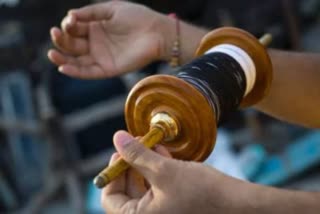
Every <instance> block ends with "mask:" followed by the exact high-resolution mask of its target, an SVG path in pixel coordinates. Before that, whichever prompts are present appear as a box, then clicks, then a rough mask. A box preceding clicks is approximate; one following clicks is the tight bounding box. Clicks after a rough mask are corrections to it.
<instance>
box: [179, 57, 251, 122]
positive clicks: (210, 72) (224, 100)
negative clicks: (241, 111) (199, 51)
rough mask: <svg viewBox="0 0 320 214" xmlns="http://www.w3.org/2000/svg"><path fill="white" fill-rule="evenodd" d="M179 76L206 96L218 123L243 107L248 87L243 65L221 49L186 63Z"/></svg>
mask: <svg viewBox="0 0 320 214" xmlns="http://www.w3.org/2000/svg"><path fill="white" fill-rule="evenodd" d="M177 77H178V78H180V79H183V80H184V81H186V82H188V83H190V84H191V85H193V86H194V87H195V88H197V89H198V90H199V91H200V92H201V93H202V94H203V95H204V96H205V97H206V99H207V100H208V102H209V104H210V106H211V107H212V109H213V110H214V112H215V114H216V118H217V123H219V122H221V121H222V120H224V119H225V118H226V117H227V116H228V114H229V113H231V112H232V111H234V110H236V109H237V108H238V107H239V105H240V103H241V100H242V98H243V96H244V94H245V90H246V76H245V73H244V71H243V69H242V67H241V66H240V64H239V63H238V62H237V61H236V60H235V59H234V58H232V57H231V56H229V55H227V54H225V53H220V52H214V53H208V54H206V55H204V56H202V57H199V58H198V59H195V60H194V61H193V62H191V63H189V64H186V65H184V66H182V67H181V69H180V72H179V73H178V75H177Z"/></svg>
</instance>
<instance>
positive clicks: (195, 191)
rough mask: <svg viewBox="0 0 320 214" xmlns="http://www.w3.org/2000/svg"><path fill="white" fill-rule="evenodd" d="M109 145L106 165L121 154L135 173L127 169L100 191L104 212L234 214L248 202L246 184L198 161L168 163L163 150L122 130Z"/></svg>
mask: <svg viewBox="0 0 320 214" xmlns="http://www.w3.org/2000/svg"><path fill="white" fill-rule="evenodd" d="M114 143H115V146H116V149H117V151H118V153H119V154H116V155H114V156H113V157H112V159H111V162H114V161H115V160H116V159H117V158H118V157H119V156H122V157H123V158H124V159H125V160H126V161H127V162H128V163H129V164H130V165H131V166H132V167H133V168H134V169H135V170H137V171H135V170H133V169H130V170H129V171H128V172H127V174H126V175H123V176H121V177H120V178H118V179H117V180H115V181H113V182H112V183H110V184H109V185H108V186H107V187H106V188H105V189H104V190H103V192H102V205H103V207H104V209H105V210H106V212H107V213H108V214H109V213H116V214H118V213H119V214H120V213H121V214H127V213H130V214H162V213H175V214H180V213H181V214H187V213H201V214H205V213H223V214H225V213H233V212H234V213H239V212H240V211H243V210H244V209H242V208H243V207H246V206H247V205H248V206H249V204H250V202H251V201H252V200H251V199H252V198H251V189H252V188H250V184H249V183H245V182H242V181H238V180H236V179H233V178H230V177H228V176H225V175H223V174H222V173H220V172H218V171H216V170H215V169H213V168H210V167H207V166H204V165H202V164H200V163H195V162H185V161H179V160H174V159H170V155H169V154H168V152H167V151H166V150H165V148H164V147H160V148H158V149H156V152H157V153H158V154H157V153H155V152H153V151H151V150H149V149H146V148H145V147H144V146H143V145H142V144H140V143H138V142H137V140H135V139H134V138H133V137H132V136H130V135H129V134H128V133H126V132H123V131H122V132H118V133H117V134H116V135H115V137H114ZM159 154H160V155H159ZM161 155H162V156H161ZM137 172H139V173H141V175H143V177H144V178H145V179H146V180H144V178H143V177H142V176H141V175H139V174H137ZM240 213H244V212H240Z"/></svg>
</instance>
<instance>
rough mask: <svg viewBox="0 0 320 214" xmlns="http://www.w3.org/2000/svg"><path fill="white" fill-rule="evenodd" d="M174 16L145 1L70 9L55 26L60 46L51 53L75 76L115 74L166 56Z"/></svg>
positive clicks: (62, 68) (53, 31)
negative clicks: (58, 24) (144, 3)
mask: <svg viewBox="0 0 320 214" xmlns="http://www.w3.org/2000/svg"><path fill="white" fill-rule="evenodd" d="M171 22H172V20H170V18H168V17H166V16H164V15H162V14H160V13H157V12H155V11H152V10H151V9H149V8H147V7H144V6H142V5H138V4H133V3H129V2H124V1H110V2H105V3H99V4H93V5H89V6H86V7H83V8H80V9H75V10H71V11H69V13H68V15H67V16H66V17H65V18H64V20H63V21H62V23H61V29H59V28H57V27H53V28H52V29H51V38H52V41H53V43H54V45H55V46H56V48H57V49H58V50H49V52H48V57H49V59H50V60H51V61H52V62H53V63H54V64H56V65H57V66H59V71H60V72H62V73H64V74H66V75H69V76H72V77H77V78H82V79H99V78H106V77H113V76H116V75H120V74H123V73H125V72H129V71H134V70H136V69H139V68H141V67H143V66H145V65H147V64H148V63H150V62H152V61H154V60H161V59H166V58H168V56H167V55H168V54H167V52H168V51H167V49H168V48H167V46H168V44H166V43H167V40H168V37H169V36H170V34H172V37H173V36H174V34H175V32H172V33H171V32H170V29H171V28H172V31H174V28H173V27H172V26H174V24H173V23H171ZM169 25H170V26H169ZM171 25H172V26H171ZM170 27H171V28H170ZM164 37H166V38H164ZM169 40H170V39H169ZM170 43H171V42H170ZM170 45H171V44H170Z"/></svg>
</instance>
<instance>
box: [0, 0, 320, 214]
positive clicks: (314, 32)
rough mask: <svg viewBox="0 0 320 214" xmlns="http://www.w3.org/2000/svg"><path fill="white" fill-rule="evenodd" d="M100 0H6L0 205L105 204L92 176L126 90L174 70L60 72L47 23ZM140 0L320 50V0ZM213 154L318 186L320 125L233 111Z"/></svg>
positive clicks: (259, 175)
mask: <svg viewBox="0 0 320 214" xmlns="http://www.w3.org/2000/svg"><path fill="white" fill-rule="evenodd" d="M94 2H97V1H89V0H69V1H62V0H55V1H44V0H0V213H32V214H33V213H41V214H42V213H44V214H48V213H67V212H68V213H70V214H73V213H75V214H79V213H88V214H99V213H103V212H102V210H101V207H100V198H99V194H100V193H99V191H98V190H96V189H95V188H94V187H93V185H92V178H93V177H94V176H95V175H96V173H97V172H98V171H99V170H100V169H102V168H103V167H104V166H106V165H107V163H108V159H109V156H110V154H111V153H112V152H113V146H112V136H113V133H114V132H115V131H116V130H119V129H125V123H124V118H123V106H124V102H125V99H126V96H127V94H128V92H129V90H130V88H131V87H132V86H133V85H134V84H135V83H136V82H137V81H138V80H139V79H141V78H143V77H145V76H147V75H152V74H155V73H172V71H171V70H170V68H169V67H168V66H167V65H166V64H163V63H161V62H158V63H153V64H152V65H149V66H147V67H146V68H144V69H142V70H141V71H137V72H135V73H132V74H128V75H126V76H123V77H118V78H113V79H106V80H98V81H83V80H76V79H71V78H68V77H66V76H63V75H61V74H59V73H58V72H57V71H56V67H55V66H53V65H52V64H51V63H49V61H48V60H47V58H46V52H47V50H48V48H49V47H51V46H52V44H51V42H50V39H49V28H50V27H51V26H54V25H58V26H59V24H60V21H61V20H62V18H63V17H64V16H65V14H66V12H67V11H68V10H69V9H71V8H76V7H81V6H84V5H87V4H90V3H94ZM135 2H138V3H142V4H145V5H148V6H149V7H151V8H153V9H155V10H158V11H161V12H163V13H171V12H175V13H177V14H178V16H179V17H180V18H181V19H183V20H186V21H188V22H190V23H194V24H196V25H199V26H203V27H207V28H208V29H212V28H216V27H220V26H236V27H240V28H243V29H245V30H248V31H249V32H251V33H253V34H254V35H255V36H257V37H259V36H261V35H262V34H263V33H265V32H269V33H271V34H272V35H273V36H274V41H273V43H272V47H274V48H281V49H287V50H296V51H310V52H319V51H320V42H319V41H318V38H319V36H320V0H269V1H254V0H241V1H231V0H223V1H219V0H210V1H209V0H184V1H178V0H153V1H147V0H141V1H135ZM289 105H294V103H292V104H289ZM288 107H289V106H288ZM207 163H208V164H211V165H213V166H214V167H216V168H218V169H220V170H222V171H223V172H225V173H227V174H229V175H232V176H235V177H237V178H240V179H245V180H250V181H253V182H256V183H261V184H265V185H272V186H280V187H285V188H292V189H302V190H320V173H319V170H318V168H319V166H320V131H319V130H310V129H304V128H302V127H298V126H293V125H289V124H286V123H283V122H280V121H277V120H275V119H272V118H270V117H268V116H266V115H263V114H261V113H258V112H256V111H254V110H252V109H249V110H245V111H241V112H237V113H234V114H233V115H232V116H231V117H229V119H228V120H227V121H225V122H224V123H223V124H221V128H220V131H219V136H218V140H217V146H216V149H215V151H214V152H213V154H212V155H211V156H210V157H209V158H208V160H207Z"/></svg>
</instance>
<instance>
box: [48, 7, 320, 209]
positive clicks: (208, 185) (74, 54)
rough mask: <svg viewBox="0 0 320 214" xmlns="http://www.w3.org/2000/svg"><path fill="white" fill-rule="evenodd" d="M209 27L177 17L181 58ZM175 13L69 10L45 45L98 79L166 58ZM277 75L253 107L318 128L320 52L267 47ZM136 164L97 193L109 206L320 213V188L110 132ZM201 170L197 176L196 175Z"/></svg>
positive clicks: (70, 67)
mask: <svg viewBox="0 0 320 214" xmlns="http://www.w3.org/2000/svg"><path fill="white" fill-rule="evenodd" d="M207 32H208V31H207V30H204V29H201V28H198V27H195V26H192V25H189V24H187V23H183V22H182V23H181V59H182V62H183V63H186V62H188V61H190V60H192V58H193V54H194V52H195V50H196V48H197V47H198V44H199V41H200V40H201V38H202V37H203V36H204V35H205V34H206V33H207ZM175 34H176V32H175V20H173V19H171V18H169V17H167V16H165V15H162V14H160V13H157V12H155V11H152V10H150V9H148V8H146V7H144V6H141V5H137V4H132V3H128V2H122V1H111V2H108V3H100V4H95V5H90V6H87V7H84V8H80V9H75V10H71V11H70V12H69V13H68V15H67V16H66V18H65V19H64V20H63V21H62V23H61V26H60V28H57V27H54V28H52V30H51V37H52V41H53V43H54V45H55V47H56V49H52V50H50V51H49V52H48V57H49V59H50V60H51V61H52V62H53V63H55V64H56V65H57V66H58V67H59V71H60V72H62V73H64V74H66V75H69V76H72V77H76V78H83V79H99V78H108V77H113V76H116V75H121V74H124V73H126V72H129V71H132V70H136V69H139V68H141V67H142V66H144V65H146V64H148V63H150V62H152V61H154V60H167V61H168V60H169V59H170V55H171V48H172V44H173V42H174V40H175ZM269 53H270V57H271V60H272V63H273V69H274V80H273V83H272V86H271V91H270V94H269V95H268V96H267V97H266V98H265V99H264V100H263V101H262V102H261V103H259V104H258V105H257V106H256V108H257V109H258V110H261V111H263V112H266V113H268V114H270V115H273V116H275V117H277V118H280V119H282V120H286V121H290V122H294V123H297V124H301V125H304V126H308V127H313V128H320V111H319V110H318V106H320V93H319V92H320V84H319V82H320V72H319V71H318V69H317V68H319V67H320V55H318V54H307V53H293V52H284V51H278V50H270V51H269ZM114 143H115V147H116V149H117V151H118V153H117V154H115V155H114V156H113V157H112V159H111V163H112V162H114V161H115V160H116V159H117V158H118V157H119V156H122V157H123V158H124V159H125V160H126V161H127V162H128V163H129V164H131V165H132V167H133V169H131V170H129V171H128V172H127V173H126V175H124V176H122V177H121V178H120V179H118V180H116V181H114V182H112V183H111V184H110V185H108V186H107V187H106V188H105V189H104V191H103V193H102V205H103V207H104V208H105V210H106V211H107V213H132V214H138V213H139V214H140V213H143V214H148V213H150V214H151V213H152V214H157V213H177V214H179V213H181V214H182V213H183V214H185V213H195V212H197V213H223V214H225V213H237V214H238V213H246V214H247V213H249V214H250V213H281V214H282V213H293V214H294V213H302V212H303V213H318V210H319V209H320V203H318V201H319V200H320V195H319V193H312V192H298V191H288V190H281V189H275V188H271V187H264V186H259V185H255V184H251V183H247V182H242V181H239V180H236V179H234V178H231V177H228V176H226V175H224V174H222V173H221V172H219V171H217V170H215V169H213V168H211V167H208V166H204V165H202V164H200V163H195V162H184V161H179V160H174V159H172V158H170V155H169V154H168V152H167V151H166V150H165V148H163V147H158V148H156V149H155V151H151V150H148V149H145V148H144V147H143V146H142V145H140V144H139V143H138V142H137V141H136V140H135V139H134V138H133V137H132V136H130V135H129V134H128V133H126V132H123V131H121V132H118V133H117V134H116V135H115V137H114ZM199 178H201V182H199V181H200V180H199Z"/></svg>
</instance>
